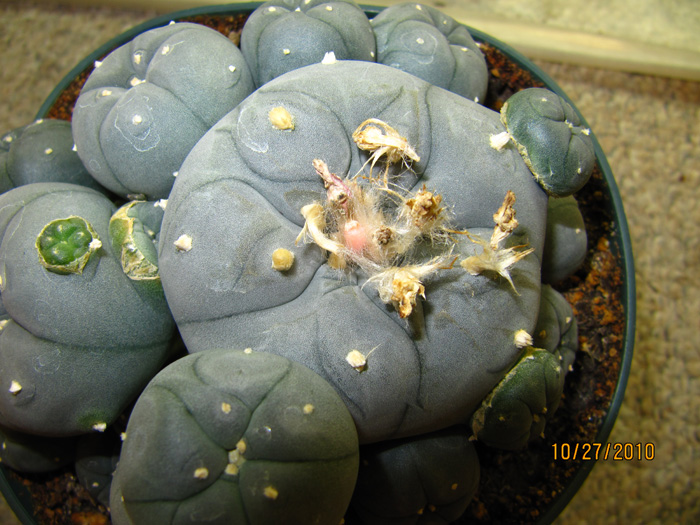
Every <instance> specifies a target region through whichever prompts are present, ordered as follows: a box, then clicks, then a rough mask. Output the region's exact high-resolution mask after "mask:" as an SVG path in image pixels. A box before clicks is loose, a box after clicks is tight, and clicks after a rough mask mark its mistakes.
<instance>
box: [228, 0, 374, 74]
mask: <svg viewBox="0 0 700 525" xmlns="http://www.w3.org/2000/svg"><path fill="white" fill-rule="evenodd" d="M241 51H242V52H243V55H244V56H245V59H246V61H247V63H248V65H249V66H250V70H251V72H252V74H253V78H254V79H255V82H256V84H257V85H258V86H261V85H263V84H264V83H266V82H269V81H270V80H272V79H273V78H275V77H278V76H280V75H282V74H283V73H286V72H288V71H292V70H293V69H298V68H300V67H303V66H308V65H310V64H316V63H318V62H321V60H323V58H324V57H325V56H326V54H327V53H333V54H334V55H335V57H336V58H338V59H343V60H366V61H370V62H373V61H375V60H376V44H375V38H374V33H373V31H372V26H371V25H370V23H369V20H367V16H365V14H364V12H363V11H362V9H361V8H360V7H359V6H358V5H357V4H356V3H355V2H354V0H269V1H268V2H265V3H263V4H262V5H260V6H259V7H258V8H257V9H256V10H255V11H254V12H253V13H252V14H251V15H250V17H249V18H248V20H247V21H246V24H245V26H244V27H243V32H242V33H241Z"/></svg>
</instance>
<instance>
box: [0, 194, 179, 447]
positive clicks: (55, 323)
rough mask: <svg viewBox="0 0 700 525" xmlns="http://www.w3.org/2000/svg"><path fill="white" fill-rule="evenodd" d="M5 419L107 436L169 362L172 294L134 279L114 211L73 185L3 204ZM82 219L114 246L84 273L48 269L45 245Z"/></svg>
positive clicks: (0, 338)
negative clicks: (50, 231) (125, 263)
mask: <svg viewBox="0 0 700 525" xmlns="http://www.w3.org/2000/svg"><path fill="white" fill-rule="evenodd" d="M0 204H1V205H0V208H1V211H0V238H1V241H0V279H1V281H0V282H2V300H3V304H4V306H5V308H6V309H7V312H8V315H9V320H8V322H7V323H6V324H5V325H4V327H3V329H2V331H1V332H0V348H1V349H2V351H1V352H0V415H1V417H2V420H3V422H4V424H6V425H7V426H9V427H12V428H15V429H18V430H21V431H24V432H28V433H36V434H41V435H57V436H60V435H71V434H79V433H83V432H89V431H91V430H93V427H94V429H96V430H102V429H103V428H104V426H105V425H107V424H109V423H110V422H111V421H113V420H114V419H116V417H117V416H118V415H119V414H120V412H121V411H122V410H123V409H124V407H125V406H126V404H127V403H128V402H130V401H131V400H132V399H133V398H134V397H135V396H136V395H138V393H139V392H140V389H141V388H142V387H143V385H144V384H145V383H146V382H147V381H148V379H150V377H151V376H152V375H153V374H154V373H155V372H156V371H157V370H158V368H159V366H160V365H161V364H162V362H163V360H164V359H165V357H166V355H167V353H168V349H169V347H170V341H171V338H172V336H173V328H174V326H173V320H172V317H171V315H170V311H169V309H168V306H167V304H166V302H165V297H164V295H163V291H162V288H160V287H158V288H153V287H151V286H148V285H146V286H144V285H142V284H141V283H136V282H134V281H132V280H130V279H129V278H128V277H127V276H126V275H125V274H124V271H123V269H122V266H121V264H120V262H119V258H118V256H117V255H116V254H115V253H114V252H113V249H112V246H111V242H110V241H109V238H110V237H109V220H110V217H111V215H112V213H113V211H114V206H113V204H112V203H111V202H110V201H109V200H108V199H107V198H105V197H104V196H103V195H102V194H100V193H97V192H95V191H94V190H90V189H88V188H84V187H81V186H76V185H72V184H58V183H37V184H30V185H25V186H21V187H19V188H16V189H13V190H11V191H9V192H7V193H5V194H3V195H2V196H0ZM66 217H79V218H80V220H81V221H83V222H84V223H85V224H89V225H90V227H91V228H92V229H93V231H94V232H95V236H96V237H97V238H98V239H101V240H102V241H104V242H100V243H99V244H98V245H95V244H94V243H91V244H93V248H91V251H90V252H89V253H90V256H89V258H88V259H87V260H86V261H85V264H84V266H83V268H82V269H81V271H80V272H60V273H57V272H55V271H52V269H51V268H47V267H46V266H45V265H44V264H43V263H42V260H41V258H40V256H39V254H38V253H37V246H36V244H37V237H42V235H41V233H42V232H44V233H45V232H46V227H47V225H51V224H56V221H61V220H63V219H64V218H66Z"/></svg>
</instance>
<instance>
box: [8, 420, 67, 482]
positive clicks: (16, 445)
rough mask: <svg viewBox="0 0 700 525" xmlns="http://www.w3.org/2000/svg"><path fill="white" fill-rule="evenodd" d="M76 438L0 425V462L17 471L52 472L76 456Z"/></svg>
mask: <svg viewBox="0 0 700 525" xmlns="http://www.w3.org/2000/svg"><path fill="white" fill-rule="evenodd" d="M75 447H76V438H73V437H68V438H46V437H41V436H34V435H31V434H24V433H22V432H16V431H14V430H10V429H7V428H4V427H0V462H2V464H3V465H5V466H6V467H10V468H11V469H13V470H16V471H18V472H26V473H37V472H53V471H54V470H58V469H59V468H61V467H64V466H66V465H68V464H70V463H71V462H73V461H74V459H75Z"/></svg>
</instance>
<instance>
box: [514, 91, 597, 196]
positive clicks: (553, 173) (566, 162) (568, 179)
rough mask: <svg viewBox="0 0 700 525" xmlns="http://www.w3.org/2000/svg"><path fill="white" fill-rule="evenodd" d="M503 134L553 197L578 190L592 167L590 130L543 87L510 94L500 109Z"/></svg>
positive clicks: (571, 109)
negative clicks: (505, 131) (504, 130)
mask: <svg viewBox="0 0 700 525" xmlns="http://www.w3.org/2000/svg"><path fill="white" fill-rule="evenodd" d="M501 116H502V118H503V123H504V124H505V126H506V129H507V131H508V133H507V134H506V136H507V137H509V138H510V139H511V140H512V141H513V142H514V143H515V145H516V146H517V147H518V150H519V151H520V153H521V155H522V156H523V159H525V162H526V163H527V165H528V166H529V167H530V169H531V170H532V173H533V175H534V176H535V178H536V179H537V181H538V182H539V183H540V185H541V186H542V188H544V190H545V191H546V192H547V193H549V194H550V195H553V196H555V197H566V196H567V195H571V194H573V193H574V192H576V191H577V190H580V189H581V188H582V187H583V185H584V184H586V182H587V181H588V178H589V177H590V176H591V171H592V170H593V163H594V162H595V156H594V154H593V142H592V141H591V138H590V136H589V135H590V133H591V131H590V130H589V129H588V128H584V127H583V126H581V122H580V120H579V118H578V115H577V114H576V112H575V111H574V110H573V108H572V107H571V106H570V105H569V104H568V102H566V101H565V100H564V99H563V98H561V97H560V96H558V95H557V94H556V93H553V92H552V91H550V90H548V89H544V88H529V89H524V90H522V91H519V92H518V93H516V94H514V95H513V96H512V97H510V98H509V99H508V100H507V101H506V103H505V104H504V105H503V108H502V109H501Z"/></svg>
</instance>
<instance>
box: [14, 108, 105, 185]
mask: <svg viewBox="0 0 700 525" xmlns="http://www.w3.org/2000/svg"><path fill="white" fill-rule="evenodd" d="M32 182H68V183H71V184H79V185H81V186H87V187H88V188H93V189H96V190H99V191H102V192H105V193H106V190H105V189H104V188H103V187H102V186H100V184H98V183H97V181H96V180H95V179H93V178H92V176H91V175H90V173H88V171H87V170H86V169H85V166H83V163H82V162H81V161H80V157H78V154H77V153H76V152H75V147H74V145H73V134H72V133H71V124H70V122H66V121H65V120H56V119H39V120H37V121H36V122H32V123H31V124H28V125H26V126H22V127H21V128H17V129H14V130H12V131H10V132H9V133H6V134H5V135H4V136H2V138H0V193H2V192H5V191H7V190H10V189H12V188H16V187H17V186H23V185H25V184H31V183H32Z"/></svg>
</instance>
